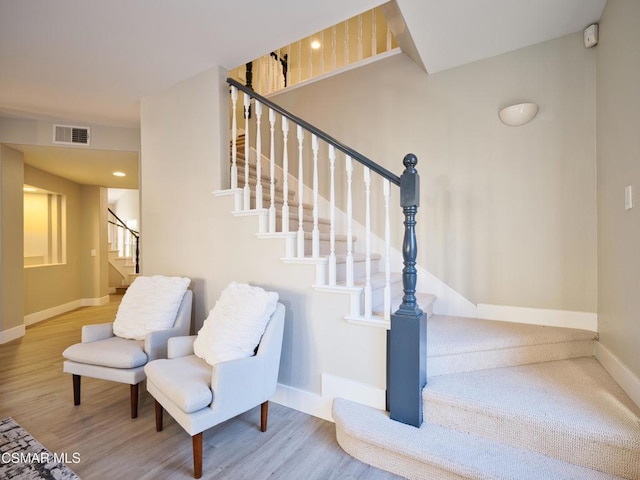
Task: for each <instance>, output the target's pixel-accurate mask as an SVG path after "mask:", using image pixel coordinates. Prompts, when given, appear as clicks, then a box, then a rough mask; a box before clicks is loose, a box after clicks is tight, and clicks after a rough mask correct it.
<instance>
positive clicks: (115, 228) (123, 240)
mask: <svg viewBox="0 0 640 480" xmlns="http://www.w3.org/2000/svg"><path fill="white" fill-rule="evenodd" d="M107 223H108V224H109V228H108V229H107V232H108V238H109V240H108V241H109V243H111V247H112V248H113V249H114V250H118V252H119V253H118V255H119V256H121V257H132V258H133V259H134V261H135V265H136V273H140V233H139V232H137V231H135V230H133V229H131V228H129V227H128V226H127V224H126V223H125V222H123V221H122V220H121V219H120V218H119V217H118V216H117V215H116V214H115V213H114V211H113V210H111V209H110V208H109V218H108V220H107ZM134 248H135V250H134Z"/></svg>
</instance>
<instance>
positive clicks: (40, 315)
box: [24, 295, 109, 326]
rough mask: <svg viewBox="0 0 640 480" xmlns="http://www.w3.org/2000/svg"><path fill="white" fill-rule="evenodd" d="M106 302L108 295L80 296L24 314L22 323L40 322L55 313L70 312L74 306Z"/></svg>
mask: <svg viewBox="0 0 640 480" xmlns="http://www.w3.org/2000/svg"><path fill="white" fill-rule="evenodd" d="M106 303H109V295H105V296H104V297H98V298H81V299H79V300H74V301H73V302H69V303H64V304H62V305H57V306H55V307H51V308H47V309H46V310H41V311H39V312H35V313H30V314H29V315H25V316H24V324H25V325H27V326H28V325H33V324H34V323H38V322H42V321H43V320H47V319H49V318H51V317H55V316H56V315H62V314H63V313H67V312H70V311H71V310H75V309H76V308H80V307H97V306H100V305H105V304H106Z"/></svg>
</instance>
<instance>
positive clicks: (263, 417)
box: [260, 400, 269, 432]
mask: <svg viewBox="0 0 640 480" xmlns="http://www.w3.org/2000/svg"><path fill="white" fill-rule="evenodd" d="M268 416H269V401H268V400H267V401H266V402H264V403H263V404H262V405H260V431H261V432H266V431H267V418H268Z"/></svg>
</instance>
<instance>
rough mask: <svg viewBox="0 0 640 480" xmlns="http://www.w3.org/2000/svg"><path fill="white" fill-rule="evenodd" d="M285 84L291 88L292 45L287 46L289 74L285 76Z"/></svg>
mask: <svg viewBox="0 0 640 480" xmlns="http://www.w3.org/2000/svg"><path fill="white" fill-rule="evenodd" d="M284 84H285V85H286V86H287V87H290V86H291V44H289V45H287V73H286V75H285V76H284Z"/></svg>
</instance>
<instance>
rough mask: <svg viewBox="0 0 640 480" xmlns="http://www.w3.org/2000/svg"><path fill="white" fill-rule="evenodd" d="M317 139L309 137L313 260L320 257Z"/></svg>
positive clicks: (313, 136)
mask: <svg viewBox="0 0 640 480" xmlns="http://www.w3.org/2000/svg"><path fill="white" fill-rule="evenodd" d="M318 148H319V146H318V137H316V136H315V135H312V136H311V149H312V150H313V232H312V234H311V254H312V256H313V258H318V257H319V256H320V230H319V229H318Z"/></svg>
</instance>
